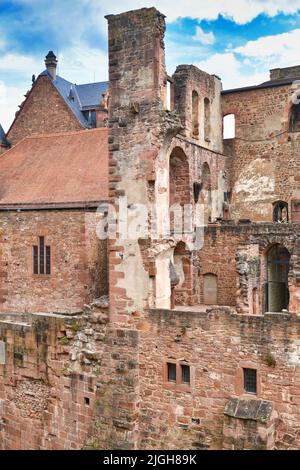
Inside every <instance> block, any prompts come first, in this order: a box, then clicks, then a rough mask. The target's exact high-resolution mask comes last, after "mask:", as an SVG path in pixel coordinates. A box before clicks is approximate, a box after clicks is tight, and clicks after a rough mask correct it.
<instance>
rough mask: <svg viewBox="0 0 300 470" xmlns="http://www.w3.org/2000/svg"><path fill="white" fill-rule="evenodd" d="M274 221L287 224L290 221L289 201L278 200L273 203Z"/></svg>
mask: <svg viewBox="0 0 300 470" xmlns="http://www.w3.org/2000/svg"><path fill="white" fill-rule="evenodd" d="M273 222H276V223H278V224H287V223H288V222H289V206H288V203H287V202H284V201H278V202H275V203H274V204H273Z"/></svg>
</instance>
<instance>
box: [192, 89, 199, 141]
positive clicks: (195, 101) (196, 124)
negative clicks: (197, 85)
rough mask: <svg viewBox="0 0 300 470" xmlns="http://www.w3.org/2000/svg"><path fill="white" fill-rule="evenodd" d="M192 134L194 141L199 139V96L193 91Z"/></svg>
mask: <svg viewBox="0 0 300 470" xmlns="http://www.w3.org/2000/svg"><path fill="white" fill-rule="evenodd" d="M192 126H193V129H192V132H193V137H194V138H195V139H199V95H198V93H197V92H196V91H195V90H194V91H193V93H192Z"/></svg>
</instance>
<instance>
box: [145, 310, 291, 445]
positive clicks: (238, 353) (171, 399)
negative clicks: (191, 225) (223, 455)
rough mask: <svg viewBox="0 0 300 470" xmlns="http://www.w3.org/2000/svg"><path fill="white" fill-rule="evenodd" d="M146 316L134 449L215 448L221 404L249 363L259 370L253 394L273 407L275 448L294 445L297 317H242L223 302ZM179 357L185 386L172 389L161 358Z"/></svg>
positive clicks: (220, 438) (234, 390) (219, 432)
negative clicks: (188, 374) (188, 383)
mask: <svg viewBox="0 0 300 470" xmlns="http://www.w3.org/2000/svg"><path fill="white" fill-rule="evenodd" d="M146 322H147V323H148V329H147V328H146V325H144V330H145V331H144V332H141V340H140V396H141V405H140V410H141V414H140V440H139V448H141V449H149V448H152V449H222V447H223V423H224V415H223V413H224V408H225V405H226V403H227V401H228V400H229V398H230V397H232V396H241V395H239V394H237V390H238V388H237V378H238V371H239V369H240V368H242V367H245V366H246V367H247V365H248V366H249V364H251V365H252V366H253V367H257V369H258V371H259V375H260V394H259V396H258V398H261V399H263V400H269V401H271V402H273V403H274V408H275V411H276V412H277V413H278V417H277V419H276V429H275V447H276V448H278V449H297V448H299V445H300V441H299V439H300V432H299V431H300V428H299V422H300V416H299V405H298V403H299V400H300V394H299V385H300V384H299V380H300V376H299V373H298V367H299V346H298V342H299V340H298V336H299V326H300V325H299V319H298V318H297V317H295V316H289V315H266V316H261V317H253V316H252V317H250V316H243V317H241V316H239V315H234V314H232V313H230V310H226V309H220V310H208V312H207V313H199V312H197V313H187V312H179V311H178V312H171V311H153V312H152V313H150V315H149V317H148V318H147V320H146ZM146 322H145V323H146ZM270 355H271V356H272V357H274V359H275V361H276V365H275V367H274V365H273V366H271V365H270V362H269V361H268V357H270ZM149 358H151V360H150V361H149ZM183 359H184V360H185V361H187V362H188V363H189V364H190V366H191V369H192V377H193V378H192V387H191V389H190V391H183V390H180V389H178V388H173V389H172V387H170V386H166V384H165V383H164V380H163V365H164V362H166V361H168V360H170V361H171V362H172V361H175V362H176V361H179V360H181V361H182V360H183ZM268 364H269V365H268ZM242 396H243V397H244V398H247V397H248V398H253V395H250V396H249V395H247V394H246V395H242ZM250 436H251V434H250ZM254 436H255V437H257V434H255V433H254V434H253V437H254ZM252 445H253V446H254V447H255V442H252Z"/></svg>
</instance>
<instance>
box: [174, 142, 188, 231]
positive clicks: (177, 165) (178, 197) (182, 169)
mask: <svg viewBox="0 0 300 470" xmlns="http://www.w3.org/2000/svg"><path fill="white" fill-rule="evenodd" d="M191 189H192V188H191V186H190V174H189V163H188V159H187V157H186V155H185V153H184V152H183V150H182V149H181V148H180V147H176V148H175V149H174V150H173V151H172V153H171V156H170V165H169V204H170V208H171V210H170V231H171V233H183V231H184V230H185V226H184V223H185V219H184V210H185V207H186V205H187V204H190V202H191V196H192V194H191V193H192V191H191ZM172 206H173V207H172ZM187 229H188V227H187Z"/></svg>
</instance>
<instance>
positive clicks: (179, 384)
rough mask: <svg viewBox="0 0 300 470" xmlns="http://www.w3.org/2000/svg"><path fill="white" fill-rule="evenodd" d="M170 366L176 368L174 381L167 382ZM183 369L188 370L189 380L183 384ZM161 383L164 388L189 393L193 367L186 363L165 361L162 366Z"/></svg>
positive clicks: (192, 380) (192, 378) (192, 381)
mask: <svg viewBox="0 0 300 470" xmlns="http://www.w3.org/2000/svg"><path fill="white" fill-rule="evenodd" d="M170 365H174V366H175V367H176V376H175V381H170V380H169V366H170ZM184 367H188V368H189V379H190V381H189V383H188V382H183V368H184ZM163 382H164V386H165V387H166V388H169V389H176V390H181V391H186V392H190V391H191V388H192V386H193V383H194V370H193V367H192V366H191V365H190V364H189V363H188V362H186V361H174V360H172V359H166V361H165V362H164V365H163Z"/></svg>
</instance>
